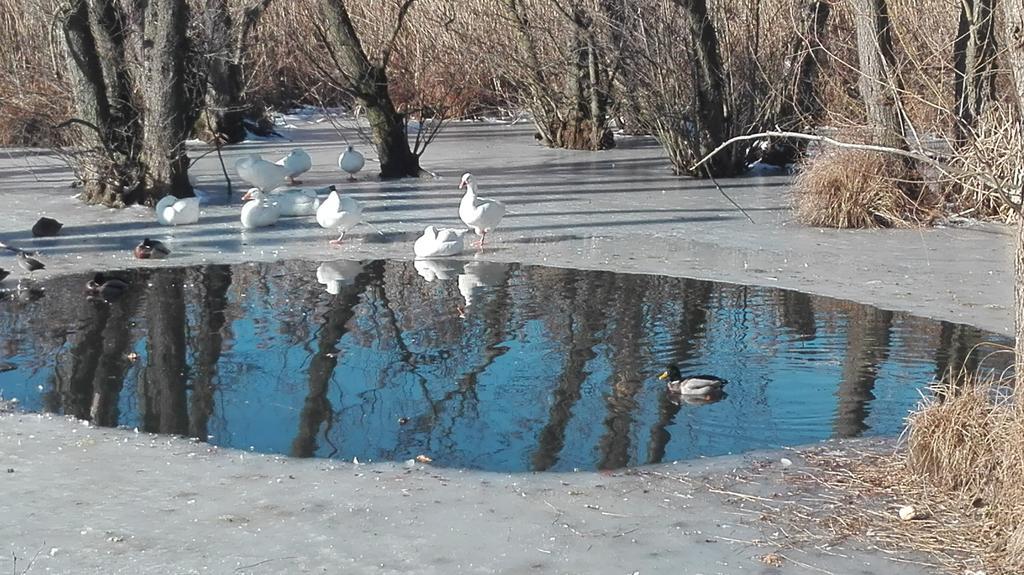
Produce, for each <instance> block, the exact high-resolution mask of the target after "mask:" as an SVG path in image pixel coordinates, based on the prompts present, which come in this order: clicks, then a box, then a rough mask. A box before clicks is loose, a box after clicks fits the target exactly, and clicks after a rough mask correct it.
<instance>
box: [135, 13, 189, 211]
mask: <svg viewBox="0 0 1024 575" xmlns="http://www.w3.org/2000/svg"><path fill="white" fill-rule="evenodd" d="M187 25H188V6H187V5H186V2H185V0H149V2H148V4H146V12H145V21H144V28H145V33H144V36H143V43H142V46H143V53H144V66H143V81H142V84H141V86H140V88H141V92H142V98H141V99H142V105H143V109H144V111H145V113H144V116H143V123H142V154H141V160H142V162H143V164H144V170H145V179H144V182H145V186H144V188H145V193H144V195H143V197H141V198H137V202H138V203H147V204H155V203H156V201H157V200H159V199H160V198H162V197H164V196H166V195H168V194H173V195H175V196H178V197H184V196H191V195H192V186H191V185H190V184H189V181H188V156H187V155H186V154H185V140H186V139H187V138H188V136H189V133H190V132H191V128H192V126H191V125H190V123H189V121H188V117H189V113H188V109H187V105H186V98H185V81H186V78H185V57H186V55H185V50H186V48H187V46H186V29H187Z"/></svg>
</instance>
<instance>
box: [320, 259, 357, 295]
mask: <svg viewBox="0 0 1024 575" xmlns="http://www.w3.org/2000/svg"><path fill="white" fill-rule="evenodd" d="M361 273H363V264H361V263H359V262H357V261H353V260H335V261H333V262H324V263H322V264H320V266H319V267H317V268H316V281H317V282H319V283H321V284H324V286H326V287H325V289H326V290H327V293H329V294H331V295H338V294H339V293H340V292H341V288H342V287H344V286H349V285H352V284H353V283H354V282H355V281H356V278H357V277H359V274H361Z"/></svg>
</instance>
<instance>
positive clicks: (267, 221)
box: [241, 188, 281, 230]
mask: <svg viewBox="0 0 1024 575" xmlns="http://www.w3.org/2000/svg"><path fill="white" fill-rule="evenodd" d="M242 200H244V201H245V205H243V206H242V215H241V220H242V227H243V228H245V229H247V230H251V229H253V228H263V227H266V226H272V225H274V224H276V223H277V220H278V219H280V217H281V208H280V206H278V204H277V202H275V201H272V200H271V199H270V198H269V197H268V196H267V194H266V193H264V192H263V190H261V189H259V188H252V189H251V190H249V191H248V192H246V193H245V195H244V196H242Z"/></svg>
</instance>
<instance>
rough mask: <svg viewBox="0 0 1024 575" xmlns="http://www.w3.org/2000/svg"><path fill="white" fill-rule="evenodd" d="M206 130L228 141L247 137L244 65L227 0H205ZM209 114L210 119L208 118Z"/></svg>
mask: <svg viewBox="0 0 1024 575" xmlns="http://www.w3.org/2000/svg"><path fill="white" fill-rule="evenodd" d="M203 15H204V18H203V20H204V21H205V24H206V114H207V115H208V116H207V117H204V118H201V120H203V121H206V122H207V124H208V125H207V126H206V128H207V130H209V131H210V133H211V134H210V135H211V136H212V137H215V138H221V139H222V140H223V141H225V142H227V143H232V144H233V143H236V142H241V141H242V140H244V139H245V124H244V123H243V120H244V119H245V117H246V107H245V105H244V103H243V101H242V88H243V82H242V65H241V63H240V62H238V61H236V59H235V55H236V51H235V46H234V41H233V38H232V30H233V28H232V21H231V12H230V10H229V9H228V2H227V0H206V8H205V10H204V12H203ZM207 118H208V120H207Z"/></svg>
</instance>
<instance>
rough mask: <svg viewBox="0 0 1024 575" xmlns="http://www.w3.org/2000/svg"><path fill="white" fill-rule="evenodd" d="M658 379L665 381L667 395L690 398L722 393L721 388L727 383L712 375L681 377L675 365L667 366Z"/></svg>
mask: <svg viewBox="0 0 1024 575" xmlns="http://www.w3.org/2000/svg"><path fill="white" fill-rule="evenodd" d="M658 379H661V380H665V386H666V387H667V388H668V391H669V393H675V394H679V395H692V396H708V395H711V394H715V393H720V392H721V391H722V386H723V385H725V384H726V383H728V382H727V381H726V380H724V379H722V378H720V377H717V376H714V375H694V376H691V377H683V375H682V374H681V373H679V367H678V366H677V365H675V364H672V365H670V366H668V367H667V368H666V369H665V372H664V373H662V374H661V375H659V376H658Z"/></svg>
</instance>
